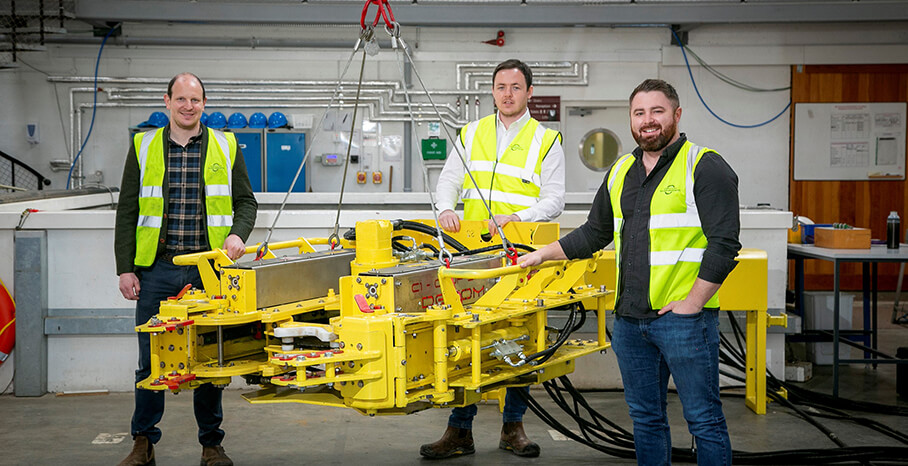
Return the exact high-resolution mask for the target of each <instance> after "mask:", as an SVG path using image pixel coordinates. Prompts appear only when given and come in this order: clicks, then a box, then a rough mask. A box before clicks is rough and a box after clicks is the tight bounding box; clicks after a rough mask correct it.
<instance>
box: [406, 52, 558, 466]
mask: <svg viewBox="0 0 908 466" xmlns="http://www.w3.org/2000/svg"><path fill="white" fill-rule="evenodd" d="M532 96H533V73H532V71H531V70H530V67H529V66H527V65H526V63H523V62H522V61H520V60H514V59H511V60H506V61H504V62H502V63H500V64H499V65H498V66H497V67H496V68H495V71H494V72H493V73H492V97H493V98H494V99H495V107H497V108H498V112H496V113H493V114H491V115H489V116H487V117H485V118H483V119H481V120H478V121H472V122H470V123H469V124H468V125H467V126H465V127H464V128H463V129H462V130H461V131H460V137H459V138H458V139H457V141H456V142H455V144H456V145H457V147H455V149H454V150H452V151H451V154H450V155H449V156H448V160H447V162H445V167H444V169H443V170H442V172H441V175H439V177H438V185H437V188H436V190H437V192H438V200H437V202H436V207H437V208H438V210H439V211H440V212H441V214H439V216H438V223H439V225H441V227H442V228H444V229H445V230H446V231H451V232H456V231H460V219H459V218H458V216H457V214H456V213H455V212H454V208H455V207H456V206H457V201H458V199H461V198H462V199H463V204H464V219H465V220H488V225H487V226H488V228H489V231H491V232H492V234H493V235H494V234H496V233H497V229H496V228H495V224H496V223H497V224H498V226H501V227H504V226H505V225H506V224H508V223H510V222H547V221H549V220H552V219H553V218H555V217H557V216H559V215H561V211H562V210H563V209H564V150H563V149H562V147H561V133H559V132H558V131H554V130H551V129H547V128H545V127H544V126H542V125H541V124H539V122H538V121H537V120H536V119H534V118H532V117H531V116H530V112H529V110H527V102H528V101H529V99H530V97H532ZM458 150H459V152H460V153H461V154H463V156H464V161H463V162H461V159H460V157H459V156H458V154H457V152H456V151H458ZM464 164H466V165H467V166H468V167H469V168H470V174H472V176H470V175H469V174H468V173H466V171H465V170H464ZM480 191H481V192H482V196H483V197H485V200H486V201H487V202H488V203H489V209H491V211H492V214H493V215H494V218H495V221H494V222H493V221H492V220H491V219H489V209H487V208H486V206H485V205H484V204H483V202H482V198H481V197H480ZM517 390H524V391H527V390H528V388H527V387H522V388H508V389H507V394H506V397H505V402H504V412H503V413H502V421H503V425H502V428H501V438H500V441H499V442H498V447H499V448H501V449H504V450H508V451H510V452H512V453H514V454H515V455H517V456H525V457H535V456H539V445H537V444H536V443H535V442H532V441H531V440H530V439H529V438H527V436H526V433H525V431H524V429H523V415H524V413H526V410H527V406H526V403H524V401H523V398H521V397H520V394H519V393H517ZM476 411H477V409H476V405H469V406H464V407H462V408H454V409H453V410H452V412H451V416H450V418H449V419H448V428H447V429H446V430H445V433H444V435H442V437H441V439H439V440H438V441H437V442H435V443H429V444H425V445H423V446H422V447H421V448H420V449H419V453H420V454H421V455H422V456H425V457H427V458H435V459H438V458H448V457H450V456H454V455H468V454H471V453H474V452H475V448H474V446H473V431H472V428H473V417H474V416H476Z"/></svg>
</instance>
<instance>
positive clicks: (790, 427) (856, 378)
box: [0, 306, 908, 465]
mask: <svg viewBox="0 0 908 466" xmlns="http://www.w3.org/2000/svg"><path fill="white" fill-rule="evenodd" d="M882 309H891V307H890V308H885V307H883V306H881V319H880V322H881V329H880V347H881V349H882V350H883V351H884V352H887V353H890V354H893V353H894V352H895V349H894V348H895V347H896V346H906V345H908V338H906V335H908V329H905V328H902V327H899V326H895V325H885V324H882V322H888V314H887V315H885V316H883V312H882ZM887 312H888V311H887ZM884 319H885V320H884ZM895 374H896V368H895V365H880V366H879V367H878V368H877V369H873V368H871V367H869V366H863V365H851V366H842V368H841V370H840V378H841V381H840V396H842V397H845V398H850V399H855V400H862V401H874V402H877V403H882V404H887V405H898V406H902V407H908V400H906V399H904V398H902V399H900V398H898V397H897V395H896V387H895V383H896V376H895ZM799 386H802V387H804V388H809V389H812V390H817V391H820V392H823V393H827V394H831V386H832V368H831V366H814V377H813V378H812V379H811V380H810V381H808V382H806V383H804V384H799ZM241 394H242V391H240V390H228V391H226V392H225V396H224V412H225V421H224V424H223V428H224V430H225V431H226V432H227V437H226V439H225V440H224V447H225V448H226V450H227V453H228V454H229V455H230V456H231V457H232V458H233V460H234V461H235V462H236V464H239V465H265V464H269V465H270V464H303V463H308V464H351V463H353V464H355V463H361V464H369V465H372V464H422V463H425V462H426V460H423V459H422V458H421V457H420V456H419V453H418V451H419V445H420V444H422V443H428V442H432V441H434V440H436V439H437V438H438V437H439V436H440V434H441V433H442V431H443V430H444V426H445V422H446V419H447V415H448V411H447V410H442V409H432V410H427V411H423V412H419V413H416V414H412V415H409V416H388V417H375V418H370V417H366V416H362V415H360V414H358V413H357V412H354V411H352V410H348V409H342V408H330V407H321V406H309V405H301V404H271V405H252V404H249V403H247V402H246V401H245V400H243V399H242V398H241ZM532 394H533V396H534V397H536V399H537V400H540V401H541V402H542V403H543V405H544V406H545V407H546V409H548V410H549V411H550V412H555V411H556V410H557V407H555V406H554V404H553V403H552V402H551V400H549V399H548V397H547V395H546V394H545V392H544V391H542V390H533V392H532ZM585 396H586V398H587V400H588V401H589V402H590V404H591V405H592V406H593V407H594V408H595V409H596V410H597V411H599V412H600V413H602V414H603V415H604V416H606V417H607V418H609V419H611V420H613V421H615V422H616V423H618V424H619V425H621V426H623V427H625V428H626V429H628V430H631V428H632V427H631V422H630V419H629V417H628V415H627V407H626V405H625V403H624V399H623V394H622V393H615V392H611V393H587V394H586V395H585ZM723 403H724V409H725V414H726V417H727V419H728V424H729V431H730V435H731V439H732V445H733V447H734V448H735V450H741V451H748V452H759V451H768V450H786V449H799V448H833V447H835V444H834V443H833V442H832V441H831V440H829V439H828V438H826V437H825V435H824V434H822V433H821V432H820V431H818V430H817V429H815V428H813V427H812V426H810V425H809V424H807V423H806V422H804V421H803V420H801V419H800V418H797V417H795V416H794V414H793V412H792V411H790V410H788V409H786V408H784V407H780V406H778V405H776V404H770V405H769V408H768V413H767V414H766V415H762V416H761V415H756V414H754V413H753V412H751V411H750V410H749V409H747V408H746V407H745V406H744V401H743V399H742V398H740V397H735V396H733V395H731V394H729V396H724V395H723ZM132 404H133V395H132V393H110V394H104V395H92V396H55V395H53V394H48V395H45V396H43V397H38V398H16V397H14V396H12V395H3V396H0V465H36V464H39V465H51V464H53V465H57V464H67V465H98V464H116V463H117V462H118V461H119V460H121V459H122V458H123V457H125V455H126V454H128V452H129V451H130V449H131V446H132V441H131V439H130V438H129V436H128V434H127V432H128V431H129V419H130V416H131V414H132ZM167 405H168V407H167V411H166V414H165V416H164V420H163V421H162V423H161V424H160V427H161V429H162V430H163V432H164V437H163V438H162V440H161V442H160V443H158V445H157V446H156V456H157V462H158V464H159V465H179V464H186V465H189V464H197V463H198V459H199V456H200V453H201V448H200V447H199V445H198V443H197V441H196V427H195V421H194V419H193V416H192V397H191V395H190V394H189V393H186V392H184V393H181V394H179V395H175V396H168V397H167ZM497 408H498V407H497V404H495V403H486V404H482V405H480V411H479V415H478V416H477V418H476V421H475V425H474V440H475V443H476V454H474V455H470V456H466V457H461V458H454V459H450V460H446V461H444V464H450V465H463V464H482V465H486V464H518V463H519V464H524V463H531V464H532V463H535V464H629V463H633V461H629V460H622V459H618V458H614V457H611V456H607V455H605V454H603V453H600V452H598V451H595V450H593V449H591V448H588V447H586V446H583V445H580V444H578V443H575V442H573V441H571V440H564V439H562V438H561V437H560V435H558V434H557V433H556V432H554V431H553V430H551V429H550V428H549V427H548V426H546V425H545V424H543V422H542V421H541V420H539V419H538V418H537V417H536V416H535V415H533V414H532V413H528V414H527V417H526V422H525V424H526V430H527V433H528V435H529V436H530V437H531V438H532V439H533V440H535V441H536V442H537V443H539V445H540V446H541V448H542V456H541V457H540V458H537V459H524V458H518V457H516V456H513V455H512V454H510V453H507V452H505V451H502V450H499V449H498V434H499V429H500V417H499V414H498V412H497ZM857 414H858V415H861V416H864V417H868V418H871V419H875V420H877V421H880V422H882V423H884V424H886V425H888V426H890V427H892V428H894V429H897V430H899V431H901V432H908V417H904V416H903V417H899V416H889V415H876V414H862V413H857ZM558 417H559V419H561V420H562V422H565V423H567V419H566V416H565V415H563V413H562V414H561V415H560V416H558ZM669 417H670V421H671V426H672V433H673V442H674V444H675V446H678V447H688V446H689V445H690V443H691V436H690V434H688V433H687V429H686V426H685V424H684V420H683V417H682V415H681V406H680V402H679V401H678V398H677V396H675V395H670V396H669ZM821 422H823V423H824V424H825V425H826V426H828V427H829V428H830V429H831V430H832V431H833V432H835V433H836V434H837V435H838V437H839V438H841V439H843V440H844V441H845V443H846V444H847V445H849V446H858V445H889V446H902V447H905V446H906V445H900V444H899V443H897V442H896V441H895V440H892V439H890V438H888V437H883V436H882V435H880V434H877V433H875V432H873V431H870V430H868V429H866V428H862V427H858V426H855V425H851V424H847V423H842V422H838V421H831V420H825V419H821Z"/></svg>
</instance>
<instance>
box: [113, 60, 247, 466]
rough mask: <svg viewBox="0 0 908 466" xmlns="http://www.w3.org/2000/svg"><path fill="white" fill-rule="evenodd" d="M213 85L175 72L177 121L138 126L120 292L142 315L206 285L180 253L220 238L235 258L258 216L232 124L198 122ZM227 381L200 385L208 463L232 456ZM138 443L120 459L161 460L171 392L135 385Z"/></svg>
mask: <svg viewBox="0 0 908 466" xmlns="http://www.w3.org/2000/svg"><path fill="white" fill-rule="evenodd" d="M205 101H206V99H205V88H204V86H203V85H202V81H201V80H200V79H199V78H198V77H197V76H195V75H193V74H191V73H181V74H178V75H176V76H175V77H174V78H173V79H172V80H171V81H170V84H168V86H167V94H166V95H165V96H164V104H165V105H166V106H167V109H168V110H170V124H169V126H165V127H163V128H157V129H154V130H151V131H148V132H145V133H139V134H136V135H135V137H134V138H133V140H132V141H131V142H132V143H131V145H130V147H129V153H128V155H127V156H126V167H125V168H124V170H123V181H122V183H121V185H120V201H119V204H118V205H117V220H116V229H115V234H114V235H115V237H114V253H115V256H116V261H117V274H118V275H119V276H120V280H119V281H120V283H119V287H120V293H122V294H123V297H124V298H126V299H128V300H132V301H136V325H141V324H144V323H146V322H147V321H148V320H149V319H151V317H152V316H154V315H155V314H157V313H158V308H159V306H160V303H161V301H164V300H166V299H167V297H168V296H175V295H177V294H178V293H179V292H180V290H182V288H183V287H184V286H185V285H186V284H187V283H191V284H192V285H193V286H194V287H196V288H202V279H201V277H200V276H199V271H198V269H197V268H196V267H192V266H178V265H174V264H173V257H174V256H177V255H180V254H190V253H193V252H199V251H208V250H212V249H216V248H222V249H224V251H225V252H226V254H227V256H229V257H230V258H231V259H233V260H236V259H238V258H239V257H240V256H242V255H243V254H244V253H245V251H246V247H245V241H246V240H247V239H248V238H249V234H250V233H251V232H252V228H253V226H254V224H255V215H256V210H257V207H258V205H257V203H256V200H255V196H254V195H253V194H252V186H251V185H250V183H249V175H248V174H247V173H246V164H245V162H244V161H243V153H242V151H241V150H240V148H239V146H238V145H237V143H236V138H235V137H234V136H233V134H231V133H222V132H220V131H217V130H213V129H211V128H207V127H205V125H203V124H201V123H200V121H199V120H200V118H201V116H202V112H203V111H204V109H205ZM138 337H139V368H138V369H137V370H136V376H135V377H136V378H135V380H136V383H138V382H140V381H142V380H144V379H146V378H148V377H149V375H150V374H151V354H150V347H149V335H148V334H147V333H139V334H138ZM222 392H223V388H221V387H215V386H212V385H211V384H204V385H202V386H200V387H198V388H197V389H195V390H194V391H193V405H194V408H195V409H194V410H195V418H196V422H197V424H198V426H199V443H201V444H202V461H201V464H202V465H207V466H228V465H232V464H233V462H232V461H231V460H230V458H228V457H227V455H226V454H225V453H224V448H223V447H222V446H221V441H222V440H223V439H224V431H223V430H221V429H220V425H221V421H222V420H223V413H222V410H221V395H222ZM135 398H136V402H135V411H134V412H133V416H132V428H131V433H132V436H133V439H134V440H135V443H134V445H133V449H132V452H131V453H130V454H129V456H127V457H126V459H124V460H123V461H122V462H121V463H120V465H121V466H126V465H143V464H154V463H155V458H154V447H153V445H154V444H155V443H157V442H158V440H160V439H161V430H160V429H159V428H158V427H157V423H158V422H159V421H160V420H161V417H162V416H163V415H164V392H162V391H151V390H143V389H138V388H137V389H136V391H135Z"/></svg>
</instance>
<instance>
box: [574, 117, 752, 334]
mask: <svg viewBox="0 0 908 466" xmlns="http://www.w3.org/2000/svg"><path fill="white" fill-rule="evenodd" d="M686 141H687V136H686V135H684V134H683V133H682V134H681V137H680V138H679V139H678V140H677V141H675V142H674V143H672V144H671V145H669V146H668V147H666V148H665V150H664V151H663V152H662V155H661V156H660V157H659V160H658V162H657V163H656V166H655V167H654V168H653V170H652V171H651V172H650V173H649V175H647V174H646V168H645V167H644V165H643V150H642V149H640V148H639V147H637V148H636V149H634V157H635V158H636V160H635V161H634V163H633V165H632V166H631V168H630V170H629V171H628V172H627V175H626V177H625V180H624V190H623V191H622V193H621V210H622V212H623V213H624V226H623V230H622V240H621V254H620V257H621V260H622V263H621V267H620V276H619V277H618V280H619V281H620V284H619V288H620V289H621V295H620V296H619V297H618V301H617V303H616V305H615V310H616V312H617V313H618V314H619V315H621V316H626V317H633V318H638V319H643V318H653V317H656V316H657V314H656V312H657V311H658V310H659V309H653V306H652V305H651V303H650V302H649V288H650V283H649V278H650V264H649V257H650V256H649V254H650V244H649V242H650V241H649V240H650V237H649V221H650V203H651V202H652V198H653V194H654V193H655V191H656V187H658V186H659V183H660V182H661V181H662V178H664V177H665V174H666V173H667V172H668V167H669V166H670V165H671V163H672V162H673V161H674V159H675V157H676V156H679V154H678V151H679V150H680V149H681V146H683V145H684V143H685V142H686ZM680 156H681V157H686V156H687V154H680ZM612 169H614V167H613V168H612ZM609 173H611V170H609ZM609 173H606V176H605V179H604V180H603V183H602V186H601V187H600V188H599V191H598V192H597V193H596V197H595V199H594V200H593V206H592V209H590V214H589V216H588V217H587V221H586V223H584V224H583V225H581V226H580V227H579V228H577V229H576V230H574V231H572V232H571V233H569V234H568V235H567V236H565V237H564V238H561V240H559V242H560V243H561V247H562V249H563V250H564V253H565V254H566V255H567V257H568V258H569V259H576V258H581V257H590V256H591V255H592V254H593V253H594V252H596V251H598V250H600V249H602V248H604V247H605V246H608V244H609V243H611V242H612V240H613V239H614V221H615V220H614V213H613V211H612V204H611V200H610V197H609V193H608V175H609ZM694 199H695V200H696V202H697V209H698V212H699V215H700V224H701V228H702V229H703V234H704V235H706V239H707V243H708V245H707V247H706V252H705V253H704V254H703V259H702V261H701V263H700V272H699V274H698V277H699V278H701V279H703V280H705V281H708V282H711V283H722V282H723V281H724V280H725V277H727V276H728V274H729V273H730V272H731V271H732V270H733V269H734V268H735V265H736V262H735V260H734V258H735V256H737V253H738V250H740V249H741V243H739V242H738V233H739V231H740V228H741V222H740V219H739V210H738V209H739V206H738V177H737V175H736V174H735V172H734V170H732V169H731V167H730V166H729V165H728V164H727V163H726V162H725V160H724V159H722V157H721V156H719V154H717V153H715V152H707V153H706V154H703V157H702V158H701V159H700V162H699V163H698V164H697V167H696V169H694Z"/></svg>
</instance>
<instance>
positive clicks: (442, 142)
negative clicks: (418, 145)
mask: <svg viewBox="0 0 908 466" xmlns="http://www.w3.org/2000/svg"><path fill="white" fill-rule="evenodd" d="M447 146H448V140H447V139H435V138H431V139H423V140H422V159H423V160H444V159H445V158H446V157H447V154H448V151H447Z"/></svg>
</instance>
